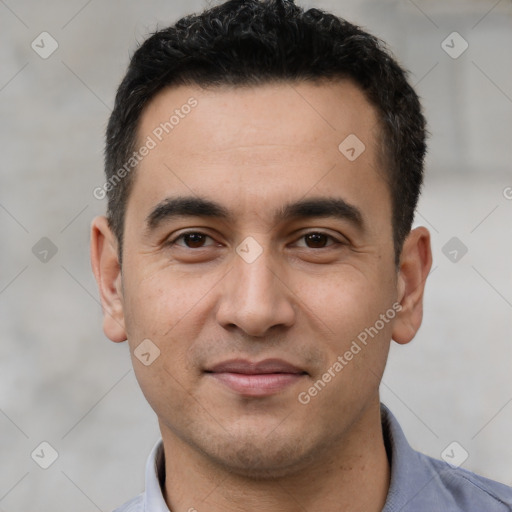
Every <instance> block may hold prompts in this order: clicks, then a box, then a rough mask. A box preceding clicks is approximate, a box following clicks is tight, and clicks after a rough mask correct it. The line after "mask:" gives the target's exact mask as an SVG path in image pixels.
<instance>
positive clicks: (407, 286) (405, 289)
mask: <svg viewBox="0 0 512 512" xmlns="http://www.w3.org/2000/svg"><path fill="white" fill-rule="evenodd" d="M431 266H432V250H431V247H430V233H429V232H428V230H427V229H426V228H424V227H419V228H416V229H414V230H412V231H411V232H410V233H409V236H408V237H407V239H406V240H405V242H404V246H403V249H402V254H401V256H400V269H399V272H398V281H397V299H398V301H399V302H400V304H401V306H402V309H401V311H400V313H399V314H398V315H397V317H396V320H395V324H394V326H393V333H392V338H393V339H394V340H395V341H396V342H397V343H400V344H405V343H409V342H410V341H411V340H412V339H413V338H414V336H415V335H416V333H417V332H418V329H419V328H420V325H421V321H422V319H423V295H424V291H425V281H426V279H427V276H428V274H429V272H430V268H431Z"/></svg>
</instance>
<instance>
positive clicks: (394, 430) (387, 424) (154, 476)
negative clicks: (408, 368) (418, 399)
mask: <svg viewBox="0 0 512 512" xmlns="http://www.w3.org/2000/svg"><path fill="white" fill-rule="evenodd" d="M381 418H382V428H383V434H384V442H385V445H386V450H387V452H388V457H389V460H390V465H391V481H390V487H389V491H388V496H387V499H386V504H385V506H384V508H383V510H382V512H394V511H398V510H402V509H403V508H404V507H405V506H406V505H407V504H408V503H409V502H411V501H412V500H413V499H414V498H415V496H416V495H418V494H419V493H420V492H421V494H422V502H423V501H425V503H428V502H430V501H431V502H432V503H435V502H437V499H438V498H439V497H438V496H436V495H435V494H434V495H432V496H430V497H429V494H430V492H432V491H431V490H430V488H432V486H428V484H429V483H430V482H431V481H432V480H433V479H436V478H439V476H438V474H437V472H436V470H435V468H433V467H432V466H430V465H428V464H425V463H424V462H425V461H424V460H423V461H421V460H420V458H421V457H422V456H421V455H420V454H419V453H417V452H415V451H414V450H413V449H412V448H411V447H410V446H409V443H408V442H407V439H406V438H405V435H404V433H403V431H402V429H401V427H400V425H399V423H398V421H397V420H396V418H395V417H394V416H393V414H392V413H391V411H390V410H389V409H388V408H387V407H386V406H385V405H384V404H381ZM164 482H165V459H164V447H163V443H162V440H161V439H160V440H159V441H158V442H157V443H156V445H155V446H154V447H153V449H152V451H151V453H150V455H149V457H148V461H147V463H146V492H145V495H144V511H145V512H170V511H169V508H168V507H167V505H166V503H165V500H164V497H163V493H162V488H163V486H164ZM434 488H436V487H435V486H434Z"/></svg>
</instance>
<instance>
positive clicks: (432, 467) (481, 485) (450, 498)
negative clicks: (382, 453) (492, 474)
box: [416, 452, 512, 512]
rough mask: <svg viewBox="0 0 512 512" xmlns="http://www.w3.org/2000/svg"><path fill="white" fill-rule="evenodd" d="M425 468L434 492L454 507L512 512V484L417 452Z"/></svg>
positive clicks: (493, 511) (458, 508)
mask: <svg viewBox="0 0 512 512" xmlns="http://www.w3.org/2000/svg"><path fill="white" fill-rule="evenodd" d="M416 454H417V456H418V457H419V459H420V461H421V463H422V464H424V465H425V466H427V467H428V469H429V471H430V473H431V475H432V483H434V485H435V487H436V488H437V492H438V493H439V494H441V495H444V497H445V499H446V502H451V503H453V505H454V510H460V511H483V510H485V511H486V512H511V511H512V487H509V486H507V485H504V484H502V483H499V482H496V481H494V480H490V479H488V478H485V477H483V476H480V475H477V474H475V473H472V472H471V471H468V470H466V469H463V468H461V467H452V466H450V465H449V464H447V463H446V462H443V461H441V460H437V459H434V458H432V457H429V456H427V455H424V454H422V453H419V452H416Z"/></svg>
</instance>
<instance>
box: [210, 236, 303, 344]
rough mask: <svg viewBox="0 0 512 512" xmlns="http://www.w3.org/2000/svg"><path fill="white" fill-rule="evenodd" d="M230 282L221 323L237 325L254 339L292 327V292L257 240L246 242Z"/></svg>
mask: <svg viewBox="0 0 512 512" xmlns="http://www.w3.org/2000/svg"><path fill="white" fill-rule="evenodd" d="M226 278H227V280H226V282H225V286H224V287H223V291H222V296H221V298H220V300H221V304H220V307H219V309H218V313H217V314H218V321H219V323H222V324H224V325H228V324H234V325H237V326H238V327H239V328H241V329H243V330H244V331H246V332H247V333H249V334H251V335H254V336H258V335H262V334H264V333H265V332H266V331H267V330H268V329H269V328H271V327H273V326H275V325H279V324H283V325H288V326H289V325H291V323H292V322H293V317H294V309H293V306H292V302H291V296H290V292H289V290H288V288H287V287H286V286H284V284H283V282H282V281H283V278H284V276H279V270H278V266H277V265H276V264H275V261H274V258H273V255H272V252H271V251H270V250H269V249H268V246H267V247H265V248H264V247H263V246H262V245H260V244H259V243H257V242H256V241H255V240H254V239H252V240H251V239H249V240H247V239H246V240H245V241H244V242H242V243H241V244H240V245H239V246H238V247H237V249H236V255H235V257H234V259H233V269H232V271H231V272H229V273H228V275H227V276H226Z"/></svg>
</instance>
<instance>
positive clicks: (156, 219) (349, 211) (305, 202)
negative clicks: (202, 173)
mask: <svg viewBox="0 0 512 512" xmlns="http://www.w3.org/2000/svg"><path fill="white" fill-rule="evenodd" d="M178 217H205V218H214V219H219V220H225V221H233V220H234V219H235V215H234V214H233V213H231V212H230V211H229V210H228V209H227V208H226V207H225V206H223V205H221V204H220V203H217V202H215V201H212V200H210V199H204V198H201V197H195V196H178V197H168V198H166V199H164V200H163V201H162V202H160V203H159V204H158V205H157V206H156V207H155V208H154V209H153V210H152V211H151V213H150V214H149V215H148V216H147V217H146V226H147V230H148V231H149V232H151V231H154V230H155V229H157V228H158V227H159V226H160V225H161V224H162V223H163V222H164V221H169V220H171V219H174V218H178ZM314 217H321V218H328V217H333V218H336V219H340V220H344V221H349V222H351V223H352V224H354V225H355V226H356V227H357V228H358V229H359V230H360V231H364V228H365V223H364V221H363V215H362V213H361V211H360V210H359V209H358V208H357V207H356V206H354V205H352V204H350V203H348V202H347V201H345V200H344V199H342V198H331V197H318V198H310V199H302V200H299V201H296V202H292V203H288V204H286V205H283V206H282V207H280V208H278V209H277V210H276V211H275V212H274V222H279V221H281V222H283V221H287V220H294V219H306V218H314Z"/></svg>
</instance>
